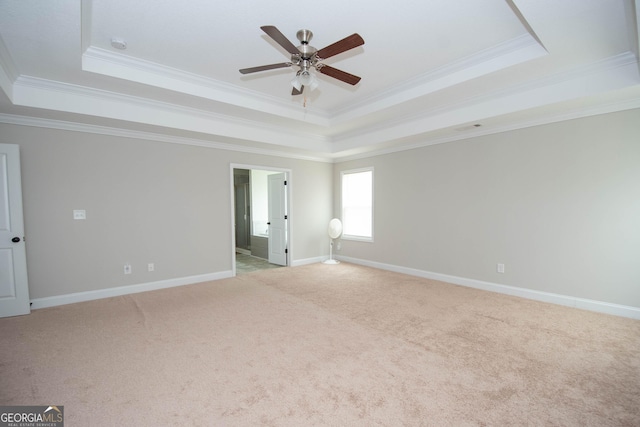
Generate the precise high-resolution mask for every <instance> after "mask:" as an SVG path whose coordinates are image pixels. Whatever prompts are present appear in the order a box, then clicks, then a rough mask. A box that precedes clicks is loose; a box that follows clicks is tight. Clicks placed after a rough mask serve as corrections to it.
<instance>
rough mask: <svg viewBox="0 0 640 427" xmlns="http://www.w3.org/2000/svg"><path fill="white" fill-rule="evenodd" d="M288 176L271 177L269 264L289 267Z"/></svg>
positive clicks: (281, 174) (269, 184)
mask: <svg viewBox="0 0 640 427" xmlns="http://www.w3.org/2000/svg"><path fill="white" fill-rule="evenodd" d="M286 179H287V174H285V173H277V174H273V175H269V183H268V188H269V262H270V263H271V264H278V265H287V181H286Z"/></svg>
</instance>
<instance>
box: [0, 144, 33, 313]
mask: <svg viewBox="0 0 640 427" xmlns="http://www.w3.org/2000/svg"><path fill="white" fill-rule="evenodd" d="M29 306H30V304H29V285H28V282H27V255H26V250H25V243H24V222H23V218H22V186H21V183H20V151H19V147H18V146H17V145H14V144H0V317H8V316H17V315H20V314H29V313H30V311H31V310H30V308H29Z"/></svg>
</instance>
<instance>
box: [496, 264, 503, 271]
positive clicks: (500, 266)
mask: <svg viewBox="0 0 640 427" xmlns="http://www.w3.org/2000/svg"><path fill="white" fill-rule="evenodd" d="M496 271H497V272H498V273H504V264H496Z"/></svg>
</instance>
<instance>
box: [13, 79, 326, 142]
mask: <svg viewBox="0 0 640 427" xmlns="http://www.w3.org/2000/svg"><path fill="white" fill-rule="evenodd" d="M13 91H14V100H13V101H14V104H16V105H22V106H27V107H35V108H44V109H50V110H57V111H64V112H70V113H77V114H83V115H93V116H98V117H105V118H110V119H117V120H126V121H134V122H139V123H145V124H150V125H155V126H166V125H167V123H171V127H172V128H175V129H182V130H187V131H194V132H202V133H206V134H211V135H220V136H226V137H231V138H236V139H247V140H251V141H255V142H260V143H266V144H275V145H278V146H288V147H291V148H300V149H304V150H309V151H316V152H329V151H331V148H330V147H331V143H330V140H329V138H328V137H326V136H323V135H320V134H313V133H308V132H297V131H292V130H290V129H288V128H286V127H282V126H275V125H268V124H265V123H262V122H255V121H250V120H246V119H242V118H237V117H231V116H225V115H221V114H217V113H211V112H208V111H204V110H198V109H193V108H187V107H183V106H179V105H175V104H169V103H165V102H160V101H154V100H149V99H145V98H139V97H134V96H131V95H126V94H120V93H114V92H109V91H104V90H99V89H94V88H87V87H84V86H78V85H72V84H67V83H61V82H55V81H50V80H44V79H39V78H35V77H25V76H21V77H19V78H18V80H17V81H16V82H15V83H14V85H13ZM60 95H62V96H60Z"/></svg>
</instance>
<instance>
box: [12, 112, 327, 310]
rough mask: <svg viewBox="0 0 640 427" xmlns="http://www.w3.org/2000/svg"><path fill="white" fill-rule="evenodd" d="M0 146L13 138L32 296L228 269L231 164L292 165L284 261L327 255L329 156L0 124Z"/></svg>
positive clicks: (146, 281)
mask: <svg viewBox="0 0 640 427" xmlns="http://www.w3.org/2000/svg"><path fill="white" fill-rule="evenodd" d="M0 142H3V143H9V144H19V145H20V155H21V165H22V188H23V203H24V216H25V229H26V230H25V232H26V237H27V242H26V244H27V246H26V247H27V263H28V274H29V289H30V297H31V298H44V297H50V296H58V295H66V294H71V293H75V292H83V291H93V290H102V289H108V288H113V287H118V286H125V285H131V284H141V283H149V282H155V281H162V280H168V279H175V278H183V277H189V276H194V275H201V274H211V273H218V272H225V271H230V270H231V268H232V265H231V216H230V215H231V207H230V202H231V196H230V183H229V180H230V164H231V163H241V164H249V165H257V166H268V167H277V168H284V169H291V170H292V180H291V184H292V192H293V194H292V203H293V205H292V210H291V219H292V227H293V230H292V235H293V241H292V249H293V253H292V255H293V260H294V261H295V260H305V259H309V258H315V257H319V256H321V255H322V254H324V253H325V252H326V251H327V250H326V248H325V246H326V245H325V239H324V237H325V234H326V224H327V223H328V221H329V219H330V215H331V208H332V206H331V203H332V176H331V173H332V167H333V166H332V165H331V164H328V163H320V162H311V161H303V160H293V159H287V158H278V157H271V156H262V155H254V154H247V153H240V152H233V151H224V150H217V149H210V148H203V147H195V146H186V145H178V144H167V143H158V142H151V141H144V140H137V139H127V138H119V137H111V136H103V135H95V134H89V133H80V132H69V131H60V130H51V129H41V128H31V127H24V126H14V125H6V124H0ZM74 209H86V211H87V219H86V220H85V221H79V220H76V221H74V220H73V218H72V217H73V215H72V211H73V210H74ZM126 262H128V263H131V265H132V267H133V273H132V274H131V275H124V274H123V266H124V264H125V263H126ZM150 262H153V263H154V264H155V271H154V272H152V273H150V272H147V263H150Z"/></svg>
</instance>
